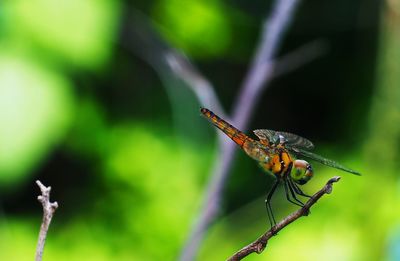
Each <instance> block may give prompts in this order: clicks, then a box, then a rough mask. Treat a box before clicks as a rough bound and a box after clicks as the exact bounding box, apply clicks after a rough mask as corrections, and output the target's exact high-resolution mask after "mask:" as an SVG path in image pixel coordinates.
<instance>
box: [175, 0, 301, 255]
mask: <svg viewBox="0 0 400 261" xmlns="http://www.w3.org/2000/svg"><path fill="white" fill-rule="evenodd" d="M298 2H299V0H276V1H275V3H274V7H273V9H272V12H271V14H270V17H269V18H268V19H266V21H265V23H264V27H263V31H262V38H261V40H260V43H259V45H258V48H257V51H256V53H255V55H254V57H253V62H252V65H251V67H250V69H249V71H248V73H247V76H246V78H245V81H244V83H243V85H242V88H241V91H240V93H239V95H238V99H237V101H236V102H235V104H234V106H233V108H234V111H233V117H232V123H233V125H234V126H236V127H237V128H238V129H240V130H243V131H244V130H246V129H247V127H248V123H249V121H250V119H251V115H252V112H253V109H254V108H255V107H256V105H257V103H258V99H259V98H260V97H261V94H262V92H263V91H264V90H265V88H266V87H267V86H268V84H269V82H270V81H271V80H272V78H273V71H274V70H273V69H274V66H273V60H274V58H275V57H276V53H277V50H278V48H279V46H280V43H281V41H282V38H283V34H284V32H285V31H286V29H287V27H288V26H289V23H290V21H291V20H292V18H293V16H294V11H295V9H296V6H297V4H298ZM221 150H222V152H223V154H222V158H221V159H219V160H218V161H216V164H215V166H214V168H213V171H212V176H211V179H210V181H209V183H208V187H207V191H206V196H205V202H204V205H203V208H202V209H201V211H200V216H199V219H198V221H197V224H196V226H195V227H194V229H193V230H192V232H191V234H190V237H189V240H188V241H187V243H186V245H185V247H184V249H183V251H182V253H181V256H180V260H184V261H186V260H193V258H194V256H195V255H196V253H197V250H198V248H199V245H200V242H201V241H202V239H203V237H204V233H205V230H206V229H207V227H208V225H209V224H210V223H211V222H212V221H213V220H214V219H215V217H216V215H217V213H218V209H219V202H220V200H221V194H222V191H223V187H224V184H225V181H226V179H227V177H228V174H229V170H230V167H231V162H232V160H233V158H234V155H235V145H234V143H233V142H231V141H228V140H227V139H226V140H225V142H224V143H223V144H222V148H221Z"/></svg>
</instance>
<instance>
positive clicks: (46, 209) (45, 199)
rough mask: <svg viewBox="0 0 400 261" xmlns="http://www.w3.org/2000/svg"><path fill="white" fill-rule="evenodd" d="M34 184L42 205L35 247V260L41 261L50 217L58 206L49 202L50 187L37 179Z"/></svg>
mask: <svg viewBox="0 0 400 261" xmlns="http://www.w3.org/2000/svg"><path fill="white" fill-rule="evenodd" d="M36 184H37V185H38V186H39V188H40V191H41V192H42V195H40V196H38V200H39V202H40V203H42V206H43V219H42V225H41V226H40V232H39V240H38V244H37V248H36V257H35V261H41V260H42V256H43V249H44V244H45V242H46V236H47V231H48V230H49V226H50V222H51V219H52V218H53V214H54V212H55V211H56V209H57V208H58V203H57V202H53V203H51V202H50V190H51V187H46V186H44V185H43V184H42V183H41V182H40V181H39V180H36Z"/></svg>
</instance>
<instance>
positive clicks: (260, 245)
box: [228, 176, 340, 261]
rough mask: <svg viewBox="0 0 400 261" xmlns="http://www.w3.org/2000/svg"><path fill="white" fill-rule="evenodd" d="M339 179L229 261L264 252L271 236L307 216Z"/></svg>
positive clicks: (236, 260) (329, 183)
mask: <svg viewBox="0 0 400 261" xmlns="http://www.w3.org/2000/svg"><path fill="white" fill-rule="evenodd" d="M339 179H340V177H339V176H336V177H333V178H331V179H330V180H329V181H328V182H327V183H326V185H325V186H324V187H323V188H322V189H321V190H319V191H318V192H317V193H315V194H314V195H313V196H312V197H311V198H310V199H309V200H308V201H307V202H306V204H305V205H304V206H303V207H302V208H300V209H299V210H297V211H295V212H293V213H292V214H290V215H289V216H287V217H286V218H284V219H283V220H282V221H280V222H279V223H278V224H276V225H275V226H273V227H272V228H271V229H270V230H268V231H267V232H265V233H264V234H263V235H262V236H261V237H259V238H258V239H257V240H256V241H254V242H253V243H251V244H249V245H247V246H245V247H244V248H242V249H241V250H239V251H238V252H236V253H235V254H234V255H233V256H232V257H230V258H229V259H228V261H238V260H242V259H243V258H245V257H246V256H248V255H250V254H251V253H257V254H260V253H261V252H263V251H264V249H265V247H266V246H267V243H268V240H269V239H270V238H272V237H273V236H275V235H276V234H277V233H278V232H279V231H281V230H282V229H283V228H285V227H286V226H287V225H289V224H290V223H292V222H294V221H295V220H296V219H298V218H300V217H302V216H307V215H308V213H309V210H310V208H311V207H312V205H314V204H315V203H316V202H317V201H318V199H320V198H321V197H322V196H323V195H324V194H330V193H331V192H332V184H333V183H334V182H338V181H339Z"/></svg>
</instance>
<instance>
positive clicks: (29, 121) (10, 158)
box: [0, 51, 73, 185]
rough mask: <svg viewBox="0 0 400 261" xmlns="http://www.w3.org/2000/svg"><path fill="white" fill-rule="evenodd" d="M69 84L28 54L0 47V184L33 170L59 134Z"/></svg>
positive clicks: (66, 115)
mask: <svg viewBox="0 0 400 261" xmlns="http://www.w3.org/2000/svg"><path fill="white" fill-rule="evenodd" d="M70 88H71V86H70V83H69V82H68V80H67V79H65V78H64V77H63V76H62V75H60V74H58V73H57V72H52V71H50V70H48V69H47V68H44V67H42V66H41V65H40V64H38V63H36V62H34V61H32V60H29V58H27V57H21V56H18V55H15V54H5V53H4V51H3V52H1V53H0V144H1V146H0V184H2V185H5V184H9V183H13V182H16V181H19V180H20V179H21V178H23V177H24V176H25V175H28V174H29V173H32V170H33V169H34V168H35V167H36V166H37V164H38V163H39V162H40V161H41V160H42V159H43V158H44V157H45V156H46V155H47V154H48V153H49V151H50V150H51V149H52V148H53V147H54V146H55V145H56V144H57V142H58V141H59V140H60V138H62V137H63V135H64V134H65V131H66V129H67V128H68V126H69V124H70V122H71V117H72V112H73V97H72V94H71V89H70Z"/></svg>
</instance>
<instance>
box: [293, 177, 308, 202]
mask: <svg viewBox="0 0 400 261" xmlns="http://www.w3.org/2000/svg"><path fill="white" fill-rule="evenodd" d="M288 181H289V183H290V185H291V186H292V188H293V189H294V192H296V194H298V195H300V196H303V197H307V198H311V196H310V195H307V194H306V193H304V192H303V191H302V190H301V189H300V187H299V186H297V184H296V183H294V182H293V180H292V179H290V178H288Z"/></svg>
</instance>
